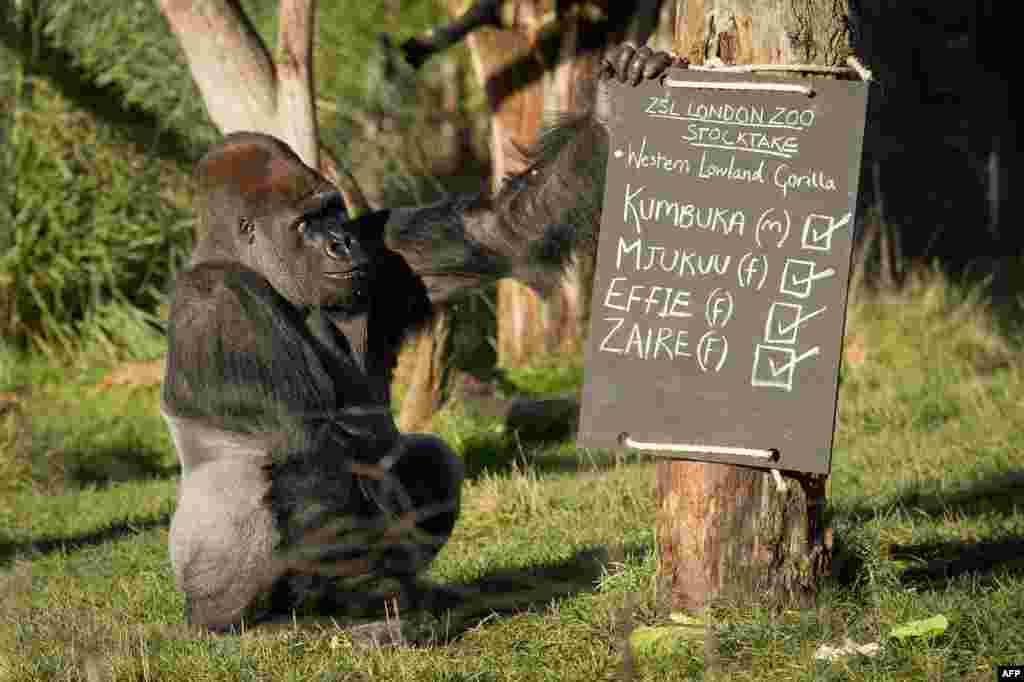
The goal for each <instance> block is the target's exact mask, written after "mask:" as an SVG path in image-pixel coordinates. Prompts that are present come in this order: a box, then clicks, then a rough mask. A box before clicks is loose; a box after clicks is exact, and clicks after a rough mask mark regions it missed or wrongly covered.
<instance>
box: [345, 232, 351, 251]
mask: <svg viewBox="0 0 1024 682" xmlns="http://www.w3.org/2000/svg"><path fill="white" fill-rule="evenodd" d="M345 250H346V251H351V250H352V236H351V235H348V234H346V235H345Z"/></svg>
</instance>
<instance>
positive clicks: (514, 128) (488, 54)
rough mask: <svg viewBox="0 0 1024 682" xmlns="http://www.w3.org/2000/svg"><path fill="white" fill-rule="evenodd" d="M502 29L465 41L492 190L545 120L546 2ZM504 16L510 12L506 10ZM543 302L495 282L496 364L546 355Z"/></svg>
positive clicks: (516, 6) (521, 9)
mask: <svg viewBox="0 0 1024 682" xmlns="http://www.w3.org/2000/svg"><path fill="white" fill-rule="evenodd" d="M510 7H511V10H512V12H511V16H507V17H505V22H506V23H507V24H508V25H507V26H506V27H505V28H503V29H502V30H482V31H476V32H474V33H471V34H470V35H469V36H468V38H467V42H468V44H469V49H470V51H471V52H472V54H473V65H474V67H475V68H476V71H477V77H478V78H479V79H480V82H481V83H482V84H483V85H484V89H485V91H486V93H487V101H488V104H489V107H490V110H491V112H492V118H491V157H492V160H493V168H494V183H495V187H496V188H497V185H498V184H500V182H501V179H502V178H504V177H505V176H507V175H509V174H511V173H516V172H519V171H522V170H523V159H522V158H521V157H520V156H519V155H518V154H517V153H516V151H517V150H518V149H525V148H526V147H527V146H528V145H529V144H530V143H532V142H533V141H534V140H535V139H536V137H537V134H538V133H539V132H540V130H541V125H542V124H543V121H544V79H543V77H542V75H543V72H544V64H543V63H542V61H541V60H540V56H539V53H538V51H537V45H536V42H535V41H536V37H537V34H538V30H539V27H540V22H541V20H542V17H544V14H545V12H546V11H549V10H553V9H554V3H553V2H550V0H517V1H516V2H515V3H512V5H511V6H510ZM506 14H509V12H508V11H507V10H506ZM544 316H545V310H544V304H543V302H542V301H541V300H540V299H539V298H538V297H537V296H536V295H534V294H533V292H532V291H530V290H529V289H528V288H527V287H526V286H524V285H522V284H520V283H519V282H516V281H513V280H503V281H501V282H498V321H497V322H498V349H497V353H498V365H499V366H503V367H508V366H514V365H516V364H519V363H521V362H522V360H523V358H525V357H527V356H529V355H536V354H538V353H543V352H544V351H545V350H546V341H545V333H544V325H543V320H544Z"/></svg>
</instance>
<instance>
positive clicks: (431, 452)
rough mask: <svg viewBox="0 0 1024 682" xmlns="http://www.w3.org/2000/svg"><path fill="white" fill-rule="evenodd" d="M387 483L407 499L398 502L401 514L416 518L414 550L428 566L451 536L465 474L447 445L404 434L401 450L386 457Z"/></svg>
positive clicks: (460, 462)
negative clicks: (388, 481)
mask: <svg viewBox="0 0 1024 682" xmlns="http://www.w3.org/2000/svg"><path fill="white" fill-rule="evenodd" d="M389 458H392V461H391V462H389V464H390V469H389V471H388V473H389V474H390V483H391V484H392V485H396V486H398V490H396V491H394V492H395V493H397V494H398V495H401V493H404V494H405V495H406V496H407V497H408V499H404V500H400V502H402V503H403V505H402V506H406V507H408V509H407V510H403V511H405V512H406V513H409V512H412V513H413V514H414V515H415V517H416V530H417V542H416V546H417V549H418V551H419V553H420V555H421V558H422V559H424V560H425V563H429V562H430V561H431V560H433V558H434V557H435V556H436V555H437V553H438V552H439V551H440V550H441V548H442V547H443V546H444V544H445V543H446V542H447V541H448V538H449V537H450V536H451V533H452V529H453V528H454V527H455V521H456V519H457V518H458V516H459V501H460V492H461V489H462V479H463V477H464V476H465V470H464V468H463V465H462V460H461V459H460V458H459V456H458V455H456V454H455V453H454V452H452V450H451V448H449V447H448V445H447V444H446V443H445V442H444V441H443V440H441V439H440V438H438V437H437V436H433V435H430V434H424V433H416V434H406V435H405V436H403V438H402V443H401V447H400V448H399V449H398V451H397V452H394V453H392V454H390V455H389Z"/></svg>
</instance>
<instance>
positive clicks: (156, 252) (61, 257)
mask: <svg viewBox="0 0 1024 682" xmlns="http://www.w3.org/2000/svg"><path fill="white" fill-rule="evenodd" d="M30 133H31V129H29V128H26V127H24V126H18V127H14V128H13V129H10V130H9V131H8V137H9V139H8V144H7V147H6V151H5V155H6V157H7V158H6V166H7V171H8V172H9V173H11V175H12V176H13V177H14V178H16V181H15V182H14V183H13V185H12V186H11V187H9V189H8V195H7V202H6V203H7V213H8V216H9V217H8V218H7V221H6V222H5V223H3V224H0V234H3V235H4V241H5V243H6V248H4V249H3V251H2V252H0V276H2V278H3V279H0V313H2V317H0V329H2V331H3V334H4V336H7V337H9V338H12V337H13V338H18V339H22V340H28V341H31V342H32V343H33V345H35V346H37V347H39V348H41V349H43V350H47V351H52V350H53V349H54V347H55V346H58V347H61V348H63V349H65V350H67V349H70V348H71V346H72V343H71V342H72V339H74V338H75V337H76V336H78V335H79V334H80V333H81V330H80V329H79V325H80V323H81V322H82V320H83V319H85V318H86V316H87V313H89V312H90V311H98V310H102V309H103V308H104V307H105V306H107V305H108V304H110V303H111V302H118V303H123V304H127V305H131V306H135V307H137V308H139V309H141V310H145V311H154V310H155V309H156V307H157V306H158V305H159V303H160V301H161V300H162V293H163V291H165V290H166V288H167V284H168V278H169V276H170V275H171V273H172V272H173V271H174V270H175V269H176V268H177V266H178V265H179V264H180V263H181V262H182V260H183V259H184V257H185V255H186V253H187V248H188V245H189V243H190V241H191V218H190V216H189V215H188V214H187V213H186V212H185V211H184V210H182V209H180V208H178V207H176V206H175V205H173V204H171V203H169V202H167V201H165V200H164V199H163V198H162V197H161V194H160V176H159V172H160V171H159V168H158V167H156V166H155V165H151V164H145V163H138V162H136V163H132V162H131V161H130V160H126V159H124V158H122V157H119V156H117V155H109V154H108V155H103V160H104V165H102V166H101V165H100V164H98V163H96V162H95V159H96V157H97V155H102V152H101V151H100V150H98V145H97V144H96V143H95V142H94V141H92V140H89V139H86V140H83V141H82V143H81V146H80V147H78V148H77V149H75V150H73V151H74V153H73V154H67V155H63V154H61V153H58V152H57V150H54V149H50V148H47V146H46V145H45V143H42V142H39V141H37V139H36V138H35V137H33V136H31V134H30ZM0 217H2V214H0Z"/></svg>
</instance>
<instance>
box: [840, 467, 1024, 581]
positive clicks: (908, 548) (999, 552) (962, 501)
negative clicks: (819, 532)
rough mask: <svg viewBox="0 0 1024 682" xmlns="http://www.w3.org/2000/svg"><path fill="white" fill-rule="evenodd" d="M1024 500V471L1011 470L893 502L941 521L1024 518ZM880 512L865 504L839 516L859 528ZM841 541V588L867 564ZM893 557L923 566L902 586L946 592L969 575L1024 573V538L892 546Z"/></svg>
mask: <svg viewBox="0 0 1024 682" xmlns="http://www.w3.org/2000/svg"><path fill="white" fill-rule="evenodd" d="M1022 499H1024V472H1021V471H1010V472H1005V473H1000V474H995V475H991V476H989V477H988V478H984V479H981V480H979V481H976V482H974V483H972V484H968V485H965V486H963V487H962V488H961V489H960V490H956V491H952V492H950V493H948V494H942V493H938V492H935V491H931V490H922V489H921V488H920V487H912V488H908V489H907V490H905V491H903V492H902V493H901V494H900V495H899V496H897V497H896V498H895V500H894V501H893V503H894V505H895V506H896V507H899V508H903V509H906V510H909V511H911V512H912V513H914V514H924V515H925V516H927V517H929V518H931V519H939V518H941V517H943V516H944V515H946V514H949V513H953V514H955V515H957V516H959V517H975V516H984V515H1002V516H1008V515H1012V514H1016V513H1019V509H1020V501H1021V500H1022ZM884 506H887V505H884ZM876 512H877V507H869V506H867V505H862V506H857V507H854V508H851V509H837V510H835V511H834V517H835V518H842V519H844V520H846V521H852V522H854V523H859V522H864V521H868V520H869V519H871V518H873V517H874V516H875V514H876ZM837 542H838V543H839V544H838V547H837V552H836V560H835V563H834V566H835V569H836V570H835V571H834V575H835V576H836V578H837V579H838V580H839V582H840V583H841V584H850V583H852V582H853V581H854V580H855V579H856V577H857V574H858V573H859V571H860V569H861V567H862V565H863V562H862V557H859V556H857V554H856V552H855V551H853V550H847V549H845V548H844V545H843V543H842V538H837ZM889 555H890V556H892V557H893V558H894V559H903V560H915V561H917V562H918V565H917V566H914V567H912V568H909V569H907V570H906V571H904V572H903V574H902V575H901V577H900V579H901V581H902V582H904V583H906V584H920V585H930V586H932V587H941V586H942V585H944V584H945V583H947V582H949V581H950V580H953V579H955V578H957V577H958V576H961V575H967V574H975V575H978V576H979V577H987V576H990V575H992V574H993V573H996V572H1002V571H1010V572H1012V573H1014V574H1024V537H1021V536H1016V535H1013V536H1007V537H1002V538H998V539H991V540H983V541H981V542H925V543H917V544H914V543H910V544H899V545H891V546H890V547H889Z"/></svg>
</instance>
